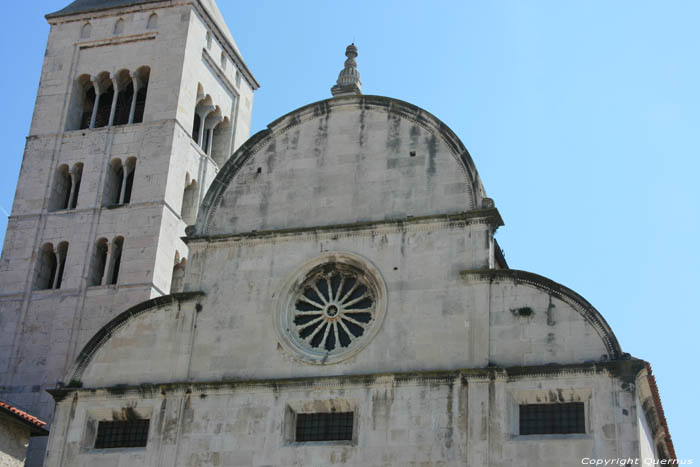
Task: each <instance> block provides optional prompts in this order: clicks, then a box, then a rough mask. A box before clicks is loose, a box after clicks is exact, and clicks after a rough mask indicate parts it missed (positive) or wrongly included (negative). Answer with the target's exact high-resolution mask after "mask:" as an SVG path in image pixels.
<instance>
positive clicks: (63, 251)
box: [53, 242, 68, 289]
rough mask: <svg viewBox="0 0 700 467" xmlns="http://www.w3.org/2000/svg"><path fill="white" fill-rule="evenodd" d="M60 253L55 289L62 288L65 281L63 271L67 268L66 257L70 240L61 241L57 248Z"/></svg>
mask: <svg viewBox="0 0 700 467" xmlns="http://www.w3.org/2000/svg"><path fill="white" fill-rule="evenodd" d="M56 252H57V253H58V269H57V271H56V279H55V280H54V286H53V288H54V289H60V288H61V284H62V283H63V273H64V272H65V270H66V257H67V256H68V242H61V243H59V244H58V248H56Z"/></svg>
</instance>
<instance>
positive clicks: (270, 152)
mask: <svg viewBox="0 0 700 467" xmlns="http://www.w3.org/2000/svg"><path fill="white" fill-rule="evenodd" d="M265 158H266V159H265V163H266V164H267V172H266V173H268V174H269V173H272V168H273V167H274V165H275V159H276V158H277V142H276V141H275V140H274V139H273V140H272V142H270V144H268V145H267V149H265ZM258 170H259V169H258Z"/></svg>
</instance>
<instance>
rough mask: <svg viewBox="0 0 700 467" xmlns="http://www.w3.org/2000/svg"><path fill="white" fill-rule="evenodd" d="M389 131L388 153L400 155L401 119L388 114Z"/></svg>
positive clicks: (387, 139)
mask: <svg viewBox="0 0 700 467" xmlns="http://www.w3.org/2000/svg"><path fill="white" fill-rule="evenodd" d="M387 119H388V120H389V122H388V125H389V129H388V131H387V138H386V148H387V151H388V152H392V153H394V154H398V153H399V151H400V150H401V117H399V116H398V115H395V114H392V113H387Z"/></svg>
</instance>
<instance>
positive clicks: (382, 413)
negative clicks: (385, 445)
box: [372, 388, 394, 430]
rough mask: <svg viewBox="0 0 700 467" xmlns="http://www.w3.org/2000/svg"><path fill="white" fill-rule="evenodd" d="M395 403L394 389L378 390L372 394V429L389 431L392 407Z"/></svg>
mask: <svg viewBox="0 0 700 467" xmlns="http://www.w3.org/2000/svg"><path fill="white" fill-rule="evenodd" d="M393 403H394V389H393V388H390V389H386V388H385V389H377V390H376V391H374V392H373V394H372V429H373V430H377V425H379V427H380V429H382V430H385V429H388V428H389V426H390V424H389V418H390V415H391V406H392V405H393Z"/></svg>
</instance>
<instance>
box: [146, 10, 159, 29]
mask: <svg viewBox="0 0 700 467" xmlns="http://www.w3.org/2000/svg"><path fill="white" fill-rule="evenodd" d="M157 27H158V15H157V14H155V13H153V14H152V15H151V16H149V17H148V23H146V29H156V28H157Z"/></svg>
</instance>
